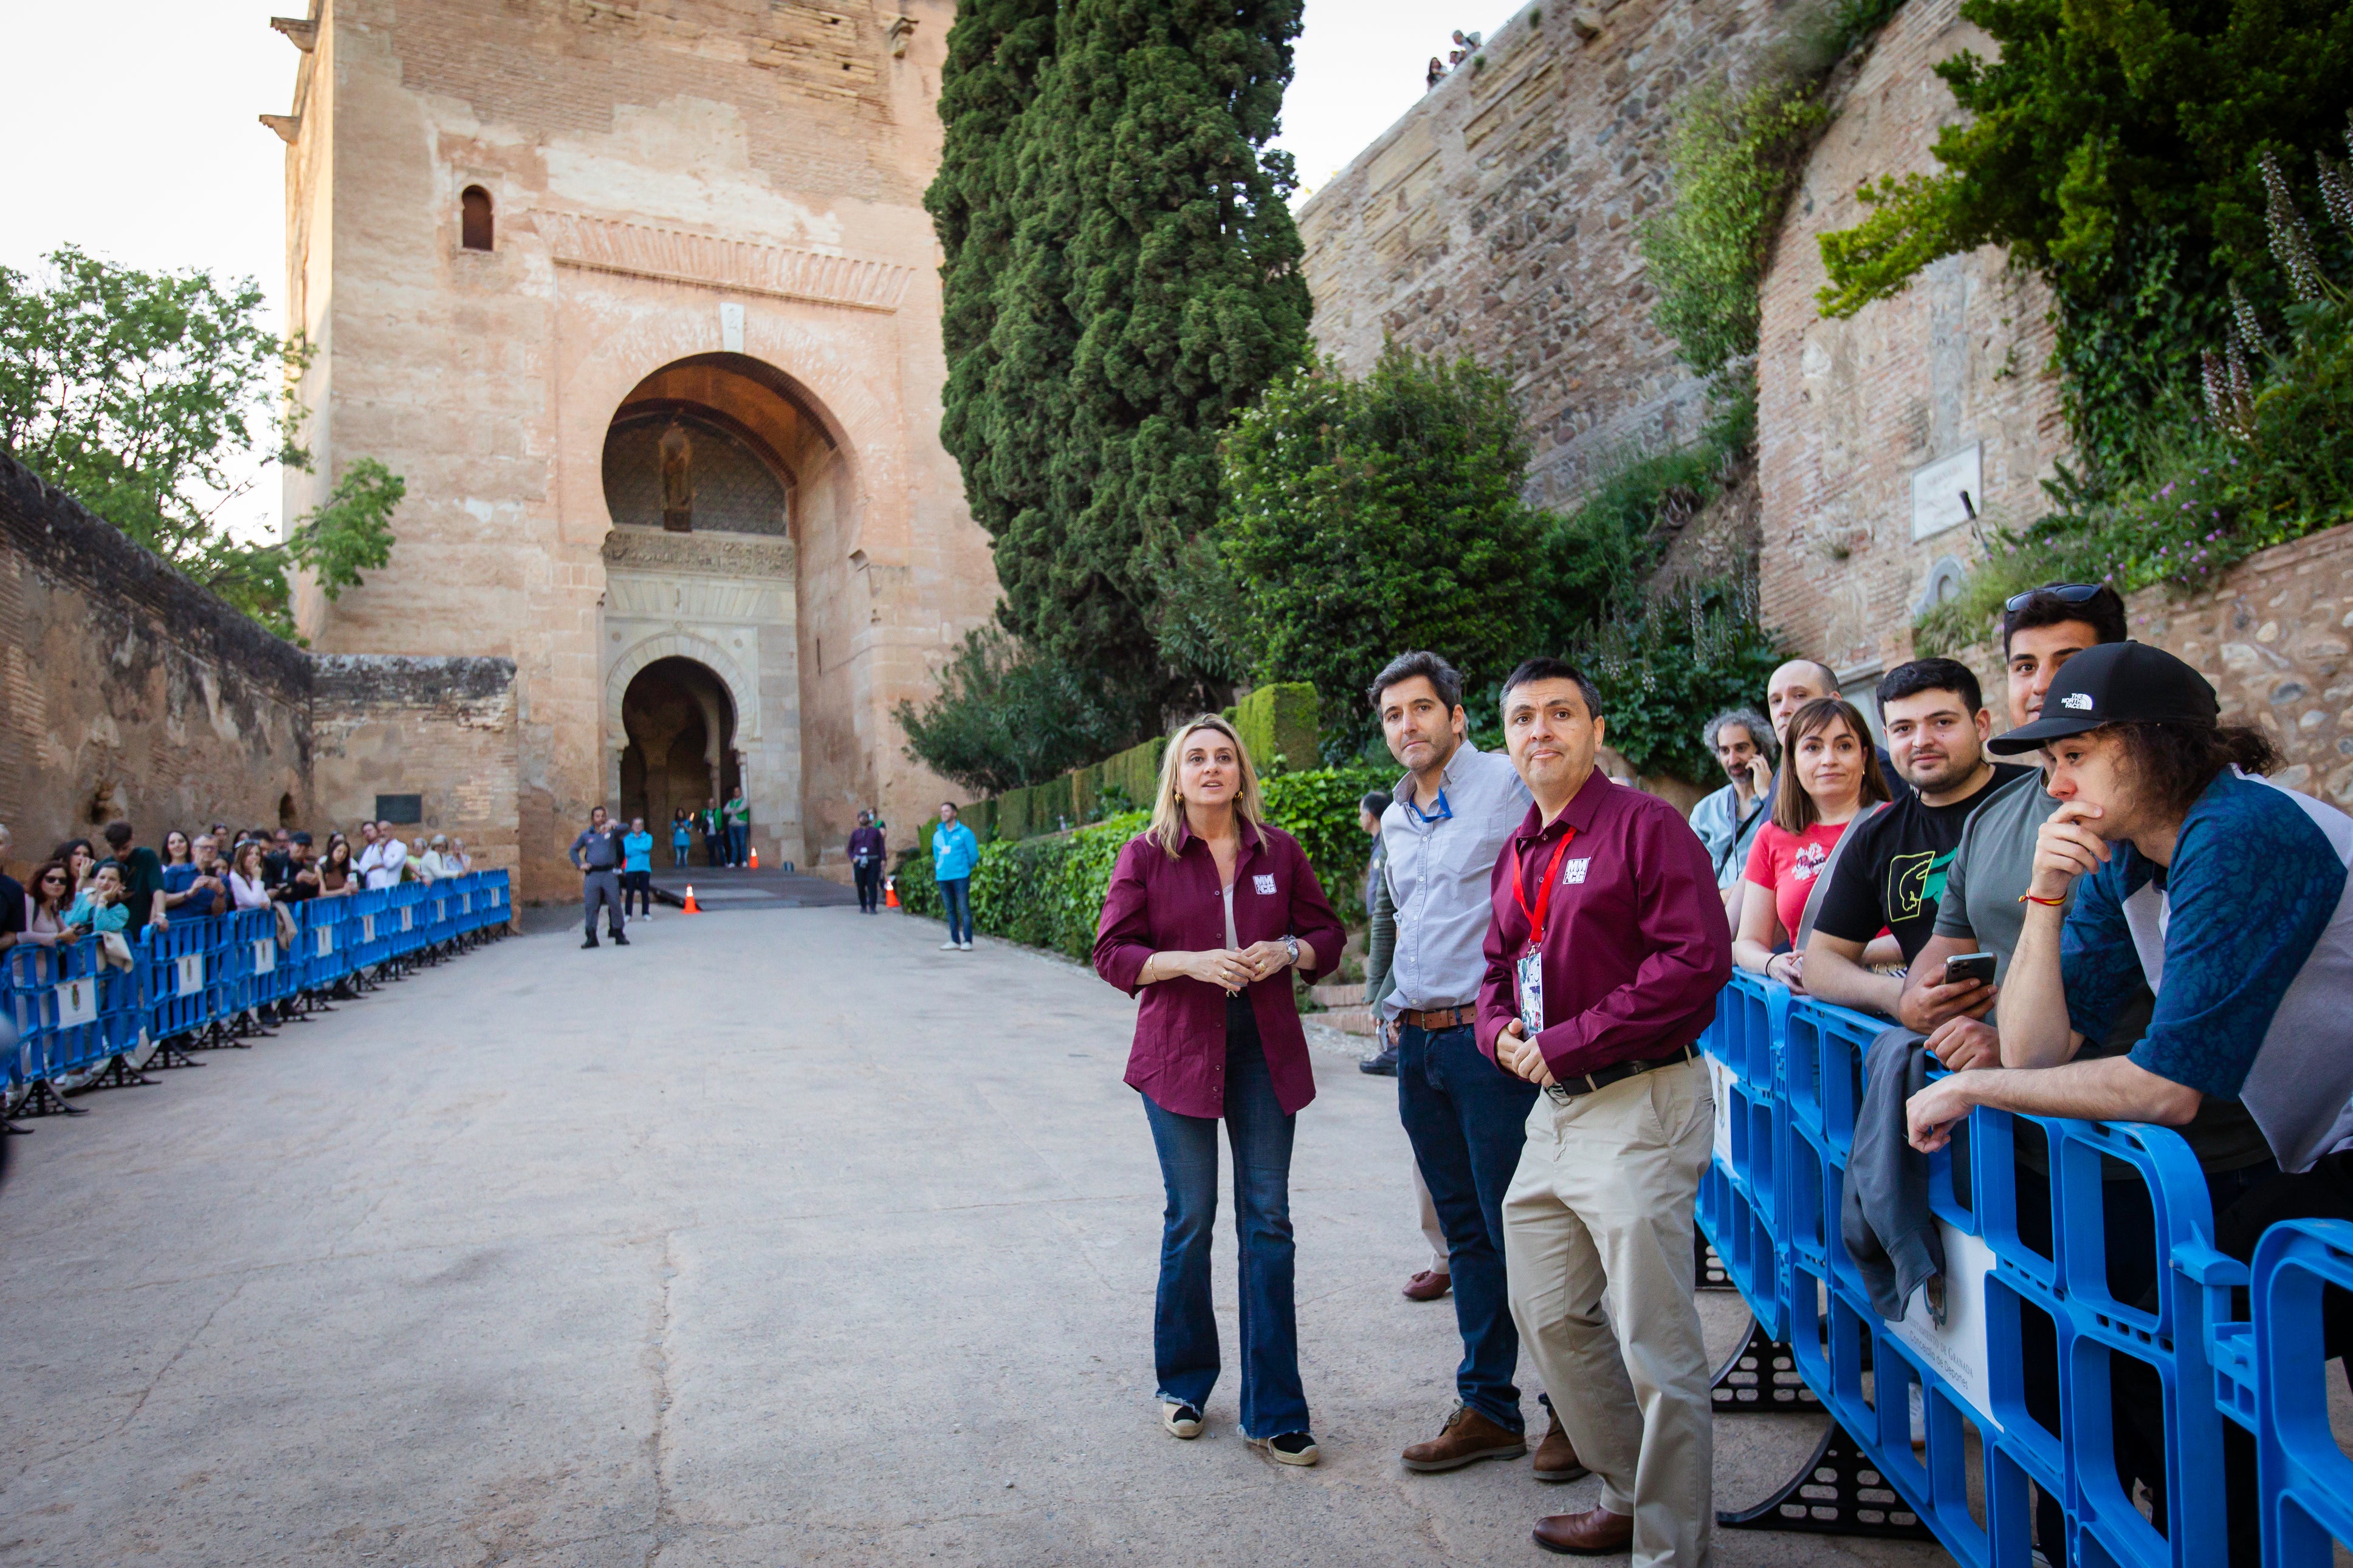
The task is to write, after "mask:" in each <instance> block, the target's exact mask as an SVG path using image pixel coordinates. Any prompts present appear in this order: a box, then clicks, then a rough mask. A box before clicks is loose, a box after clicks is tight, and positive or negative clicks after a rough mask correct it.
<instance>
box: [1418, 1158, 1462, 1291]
mask: <svg viewBox="0 0 2353 1568" xmlns="http://www.w3.org/2000/svg"><path fill="white" fill-rule="evenodd" d="M1411 1164H1412V1165H1413V1196H1414V1202H1415V1203H1416V1204H1417V1205H1419V1210H1420V1215H1419V1217H1420V1220H1421V1238H1422V1239H1423V1240H1424V1241H1427V1242H1428V1243H1430V1272H1431V1273H1432V1274H1447V1275H1451V1274H1452V1273H1453V1272H1454V1262H1453V1256H1454V1254H1453V1248H1451V1247H1448V1246H1447V1245H1446V1227H1445V1226H1442V1225H1440V1224H1439V1223H1438V1205H1437V1204H1435V1203H1433V1202H1432V1201H1431V1200H1430V1184H1429V1183H1428V1182H1425V1181H1423V1180H1422V1179H1421V1162H1420V1161H1419V1160H1415V1161H1412V1162H1411Z"/></svg>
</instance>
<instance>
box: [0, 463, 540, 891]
mask: <svg viewBox="0 0 2353 1568" xmlns="http://www.w3.org/2000/svg"><path fill="white" fill-rule="evenodd" d="M516 768H517V749H516V726H515V689H514V665H513V662H512V660H508V659H501V658H377V657H367V656H327V657H316V656H313V655H311V654H310V653H307V652H305V651H304V650H303V649H301V648H300V647H295V646H294V645H293V644H291V643H289V642H286V641H283V640H282V639H280V638H279V637H272V636H271V635H270V634H269V633H268V632H266V631H264V630H263V629H262V628H261V627H260V626H256V625H255V624H254V623H253V622H252V621H250V620H248V619H247V618H246V617H245V616H242V615H240V614H238V613H237V611H236V610H234V609H232V608H230V607H229V606H228V605H226V604H224V603H222V602H221V601H220V600H219V599H217V598H216V597H214V596H213V595H211V594H209V593H207V592H206V591H205V590H204V589H202V588H200V587H198V586H196V585H195V584H193V583H191V582H189V581H188V580H187V579H186V578H185V577H183V576H182V575H180V574H178V573H177V572H175V571H174V570H173V569H172V568H171V567H169V566H167V565H165V564H164V563H163V562H162V561H160V560H158V559H157V558H156V557H155V556H154V555H153V554H151V553H149V552H147V551H145V550H143V549H142V548H141V547H140V546H139V545H137V544H135V543H133V542H132V541H130V540H129V539H127V538H125V537H124V536H123V535H122V534H121V532H120V531H117V530H116V529H114V528H113V527H112V526H111V525H110V524H108V523H106V522H104V521H100V519H98V518H96V517H94V516H92V515H91V514H90V512H89V511H87V510H84V509H83V508H82V507H81V506H80V505H79V503H78V502H76V501H74V500H72V499H71V498H69V497H68V496H66V495H64V494H62V493H60V492H59V491H58V490H55V489H50V488H49V487H48V486H47V485H45V484H43V483H42V482H41V480H40V479H39V478H38V477H37V476H36V475H35V474H33V473H32V472H31V471H30V470H29V469H27V468H24V467H23V466H22V465H21V464H18V463H16V462H15V461H14V460H12V459H10V458H6V457H5V456H0V822H5V823H6V824H7V825H8V826H9V827H10V828H11V830H13V832H14V833H15V836H16V847H15V850H14V852H13V855H12V856H11V865H12V868H13V869H14V870H16V872H19V873H21V872H23V871H24V870H26V868H28V867H29V866H30V865H32V864H33V863H34V862H36V861H37V860H38V859H40V858H43V857H45V856H46V855H47V852H48V850H49V848H50V847H51V846H53V845H55V844H57V843H58V842H59V841H61V840H63V839H66V838H69V837H88V836H90V835H91V834H92V833H93V832H94V830H95V829H97V828H98V827H100V826H103V825H104V824H106V823H108V822H110V821H112V820H113V819H114V818H116V817H118V816H120V817H127V818H128V819H129V820H130V821H131V822H132V825H133V826H136V827H137V828H138V830H139V835H140V840H141V842H142V843H145V844H149V845H155V844H160V842H161V841H162V838H163V836H164V831H165V830H166V829H168V828H172V827H184V828H189V829H194V828H196V827H199V826H204V825H206V824H209V823H213V822H227V823H230V824H232V825H234V826H238V827H255V826H261V827H275V826H280V824H283V825H285V826H299V827H308V828H314V829H322V830H323V829H324V828H326V827H328V826H342V827H345V828H350V827H353V826H356V825H357V824H358V823H359V822H360V821H361V820H362V819H364V817H366V816H369V815H370V814H371V813H372V812H373V811H374V809H375V796H376V795H378V794H380V793H381V794H387V795H393V794H411V795H423V796H424V805H425V826H426V827H427V829H428V830H438V831H442V832H448V833H453V834H456V835H459V836H460V837H463V838H464V839H465V840H466V843H467V847H469V848H470V849H471V850H472V851H473V852H474V854H475V856H476V858H478V859H479V860H480V862H481V863H482V864H483V865H484V866H485V867H501V866H503V867H510V868H511V867H512V866H513V865H514V864H515V860H516V843H517V835H516V821H515V818H516V809H517V805H516V803H517V800H518V798H519V796H520V791H519V789H518V786H517V778H516Z"/></svg>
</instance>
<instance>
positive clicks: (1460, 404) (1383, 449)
mask: <svg viewBox="0 0 2353 1568" xmlns="http://www.w3.org/2000/svg"><path fill="white" fill-rule="evenodd" d="M1528 456H1529V447H1528V439H1527V437H1526V435H1525V432H1524V430H1523V428H1522V425H1521V420H1520V410H1519V406H1518V405H1517V403H1516V402H1515V401H1514V398H1513V396H1512V391H1511V386H1510V384H1509V383H1508V382H1507V381H1506V380H1505V379H1504V377H1503V376H1501V375H1499V374H1495V373H1494V372H1493V371H1489V370H1485V369H1482V367H1481V366H1480V365H1478V364H1477V363H1475V362H1473V361H1472V360H1470V359H1468V358H1464V359H1461V360H1457V361H1455V362H1453V363H1445V362H1443V361H1440V360H1436V359H1429V358H1425V357H1423V356H1422V355H1419V354H1417V353H1413V352H1411V351H1410V350H1409V349H1406V348H1403V347H1400V346H1398V344H1396V343H1394V342H1392V343H1390V344H1388V346H1387V347H1386V348H1385V350H1384V351H1383V353H1382V354H1381V357H1380V360H1379V363H1377V364H1376V365H1375V366H1374V367H1373V371H1372V373H1371V374H1369V375H1367V376H1366V377H1364V378H1363V379H1362V380H1353V379H1351V378H1350V377H1348V376H1347V375H1345V374H1343V373H1342V372H1341V370H1340V368H1339V366H1338V365H1337V363H1334V362H1331V361H1326V362H1324V363H1322V364H1317V365H1310V366H1307V367H1304V368H1302V369H1301V370H1299V371H1297V372H1295V373H1293V374H1291V375H1289V376H1286V377H1284V378H1282V379H1281V380H1278V381H1277V382H1276V383H1275V384H1274V385H1273V386H1271V387H1270V388H1269V389H1268V391H1267V394H1266V396H1265V397H1264V398H1263V399H1262V400H1261V402H1260V404H1259V405H1257V406H1256V407H1253V408H1251V409H1250V410H1248V411H1247V412H1245V413H1244V414H1243V415H1242V416H1241V417H1240V419H1239V420H1237V421H1236V422H1235V425H1234V427H1233V431H1232V433H1231V434H1230V435H1229V437H1227V440H1226V446H1225V488H1226V502H1225V510H1224V515H1223V519H1222V524H1221V531H1220V542H1221V543H1222V546H1223V549H1224V552H1225V556H1226V559H1227V560H1228V561H1229V563H1231V565H1232V567H1233V571H1234V574H1235V577H1236V580H1237V581H1238V583H1239V584H1240V597H1241V599H1242V602H1243V604H1244V605H1245V606H1246V608H1247V622H1246V624H1247V626H1248V627H1249V636H1250V648H1249V656H1250V662H1251V665H1252V666H1253V668H1255V670H1256V671H1257V673H1258V675H1259V677H1260V678H1261V679H1268V680H1271V679H1290V680H1305V681H1309V682H1311V683H1313V684H1314V687H1315V688H1316V689H1317V690H1318V691H1319V692H1320V693H1322V694H1323V696H1324V702H1323V705H1322V710H1321V715H1320V719H1321V723H1322V728H1323V734H1324V751H1325V752H1326V754H1327V755H1333V756H1350V755H1354V754H1355V753H1356V752H1357V750H1358V749H1359V748H1360V747H1361V746H1362V745H1363V744H1364V743H1365V742H1366V741H1367V740H1369V739H1370V738H1371V736H1372V735H1373V734H1374V733H1375V732H1376V731H1377V725H1376V724H1375V722H1374V721H1373V719H1372V717H1371V715H1370V713H1369V712H1368V710H1367V708H1366V703H1365V701H1364V699H1363V696H1362V693H1363V690H1364V688H1365V684H1366V682H1367V681H1368V680H1370V679H1372V677H1373V676H1374V675H1375V674H1377V672H1378V671H1379V669H1380V668H1381V666H1382V665H1384V664H1386V663H1388V660H1389V659H1390V658H1393V657H1395V656H1396V655H1397V654H1398V653H1400V652H1403V651H1405V650H1407V649H1410V648H1419V647H1429V648H1439V649H1442V650H1444V651H1445V653H1446V656H1447V657H1448V658H1451V659H1452V660H1453V661H1454V662H1455V664H1456V666H1457V667H1458V668H1461V669H1462V670H1463V671H1464V673H1465V675H1466V677H1467V678H1468V679H1472V680H1473V681H1476V680H1480V679H1493V678H1496V677H1500V676H1501V675H1503V674H1504V671H1505V670H1506V669H1508V668H1510V666H1511V664H1512V663H1513V662H1514V660H1516V659H1518V658H1520V657H1521V656H1522V655H1523V654H1524V653H1525V651H1526V648H1527V636H1528V631H1529V628H1530V626H1532V625H1533V624H1534V620H1535V616H1534V609H1535V601H1536V599H1537V597H1538V595H1539V594H1540V593H1543V592H1556V591H1557V585H1556V584H1545V583H1544V582H1543V580H1542V575H1541V573H1542V565H1543V563H1542V560H1541V557H1540V555H1539V552H1538V544H1539V542H1540V540H1541V537H1542V533H1543V528H1544V522H1545V519H1544V516H1543V514H1541V513H1539V512H1537V511H1536V510H1535V509H1533V508H1531V507H1530V506H1529V505H1528V504H1527V503H1526V502H1525V500H1522V499H1521V491H1522V489H1524V488H1525V484H1526V479H1527V465H1528ZM1292 761H1293V763H1299V762H1301V761H1303V759H1299V758H1293V759H1292Z"/></svg>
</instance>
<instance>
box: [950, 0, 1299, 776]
mask: <svg viewBox="0 0 2353 1568" xmlns="http://www.w3.org/2000/svg"><path fill="white" fill-rule="evenodd" d="M1300 9H1301V0H1225V3H1223V4H1212V3H1210V0H1069V3H1068V4H1066V5H1062V6H1061V7H1060V9H1059V11H1058V12H1057V11H1054V10H1053V9H1052V8H1051V7H1047V6H1034V7H1033V6H1029V5H1021V4H1018V3H1016V0H998V3H996V4H991V5H982V6H976V7H975V8H974V9H973V10H972V11H971V12H969V13H968V14H967V16H966V17H965V18H963V19H960V20H959V21H958V23H957V29H958V32H959V33H960V34H962V35H964V37H963V47H962V50H961V53H960V54H959V55H958V56H957V57H956V58H952V60H951V66H950V79H947V80H945V81H944V86H943V98H942V112H943V116H944V118H945V119H946V121H947V135H948V138H949V142H950V145H951V147H952V149H953V150H954V152H955V158H954V160H953V163H950V164H944V166H943V170H942V178H941V182H940V183H939V184H934V187H933V196H932V202H933V212H934V219H935V222H936V224H937V226H938V229H939V234H940V239H941V244H942V246H943V247H944V249H945V250H946V252H947V258H948V260H947V269H946V278H947V281H948V284H949V286H950V288H951V289H952V290H954V291H955V293H956V295H957V297H958V298H957V301H956V303H955V307H954V309H955V310H956V312H957V313H956V317H955V324H954V326H953V327H952V329H951V331H950V334H949V339H948V352H949V356H950V362H951V365H950V374H949V382H948V386H947V390H946V394H945V411H944V417H943V420H942V424H941V437H942V439H943V441H944V443H945V444H946V445H947V447H948V449H949V450H950V451H952V452H954V453H955V455H956V457H957V458H958V459H959V461H960V462H961V463H962V465H963V468H964V476H965V489H966V493H967V495H968V497H969V499H970V500H971V503H972V508H973V513H974V516H975V517H976V519H977V520H978V521H980V522H981V524H982V526H983V527H985V528H987V530H988V531H990V533H991V534H992V535H993V536H994V537H995V539H996V542H997V577H998V581H999V582H1000V584H1002V585H1003V586H1004V589H1005V592H1006V603H1005V605H1004V607H1003V608H1002V610H1001V611H1000V616H1001V618H1002V620H1003V621H1004V623H1005V625H1006V626H1007V627H1008V629H1009V630H1011V631H1012V632H1014V633H1015V634H1017V635H1018V637H1020V638H1021V639H1022V641H1023V643H1024V644H1025V645H1027V646H1028V647H1031V648H1033V649H1035V650H1037V652H1039V654H1041V655H1048V656H1051V657H1052V658H1055V659H1057V660H1059V661H1060V662H1062V663H1064V664H1067V665H1070V666H1072V667H1075V668H1082V669H1084V670H1086V671H1088V672H1089V673H1090V674H1091V675H1092V677H1094V678H1095V679H1098V680H1099V681H1100V683H1101V685H1102V688H1103V690H1104V692H1105V694H1106V696H1107V697H1108V699H1109V700H1111V701H1113V703H1114V704H1115V706H1116V708H1117V710H1119V711H1120V712H1121V714H1122V715H1123V718H1124V722H1125V723H1126V724H1127V726H1128V727H1129V728H1130V729H1131V730H1132V731H1135V732H1141V731H1143V730H1145V729H1148V728H1151V727H1152V726H1153V725H1155V723H1156V722H1157V720H1158V718H1159V715H1160V711H1161V710H1162V709H1163V707H1165V706H1166V705H1168V704H1170V703H1172V702H1175V701H1177V700H1192V701H1201V700H1206V698H1207V696H1208V693H1209V691H1210V690H1211V689H1214V688H1215V687H1216V686H1217V685H1219V683H1220V681H1221V679H1223V678H1224V677H1225V676H1226V673H1227V672H1226V671H1224V670H1223V669H1221V668H1219V657H1218V653H1217V649H1216V647H1215V644H1214V640H1212V641H1211V642H1209V643H1207V644H1205V643H1204V641H1203V638H1202V636H1201V629H1200V628H1201V625H1202V616H1201V615H1200V614H1199V613H1198V609H1196V608H1187V609H1183V610H1180V611H1176V612H1172V611H1171V610H1170V608H1169V606H1168V604H1167V600H1168V598H1169V588H1170V584H1172V583H1176V584H1184V585H1186V592H1184V593H1183V594H1181V595H1179V597H1180V598H1183V599H1186V600H1187V601H1190V600H1192V599H1196V598H1198V597H1199V595H1198V593H1195V592H1193V591H1192V590H1193V588H1194V587H1196V586H1198V582H1197V580H1198V578H1199V576H1200V574H1201V573H1200V569H1201V567H1202V566H1203V564H1204V563H1203V562H1202V560H1201V558H1200V556H1199V553H1198V551H1196V550H1195V549H1194V548H1193V545H1194V542H1195V541H1196V540H1197V539H1198V536H1199V535H1200V534H1201V533H1202V531H1204V530H1205V529H1206V528H1208V526H1209V524H1210V523H1211V521H1212V520H1213V518H1214V516H1215V512H1216V507H1217V493H1218V464H1217V453H1216V445H1217V439H1218V435H1219V431H1220V430H1221V428H1222V427H1223V426H1225V424H1226V423H1227V422H1228V421H1229V419H1230V418H1231V417H1232V416H1233V415H1234V414H1235V413H1236V412H1237V411H1238V410H1240V408H1242V407H1244V406H1246V405H1248V404H1249V403H1250V401H1251V400H1252V399H1253V398H1254V397H1256V396H1257V395H1258V394H1259V392H1260V391H1261V389H1262V388H1263V387H1265V385H1266V384H1268V382H1269V381H1271V379H1272V378H1273V377H1274V376H1275V375H1276V374H1278V373H1280V372H1281V371H1282V370H1284V369H1286V368H1288V367H1289V366H1290V365H1292V364H1293V363H1296V362H1297V361H1298V360H1299V359H1300V358H1301V357H1302V356H1303V354H1304V353H1305V352H1306V342H1307V340H1306V327H1307V318H1308V312H1309V303H1308V297H1307V288H1306V283H1305V281H1304V279H1302V277H1301V276H1300V274H1299V267H1298V264H1299V259H1300V255H1301V247H1300V242H1299V237H1298V232H1297V230H1296V229H1295V228H1294V227H1293V224H1292V220H1291V214H1290V209H1289V207H1288V205H1286V200H1285V198H1286V197H1287V196H1288V195H1289V193H1290V191H1291V189H1292V186H1293V175H1292V170H1291V165H1290V161H1289V159H1288V157H1287V155H1285V154H1283V153H1277V152H1272V151H1270V150H1269V149H1268V146H1267V143H1268V142H1269V141H1270V140H1271V138H1272V136H1273V135H1274V132H1275V130H1276V126H1277V116H1278V113H1279V110H1280V109H1281V106H1282V89H1283V87H1284V84H1285V83H1286V82H1288V80H1289V79H1290V75H1291V40H1292V39H1293V37H1296V35H1297V33H1298V30H1299V18H1300ZM1048 14H1052V15H1053V16H1054V27H1053V35H1052V39H1051V44H1050V53H1046V54H1044V55H1043V56H1042V58H1041V55H1040V53H1039V51H1040V50H1043V49H1045V48H1046V47H1047V46H1046V45H1044V44H1043V43H1042V42H1041V41H1040V36H1039V30H1038V27H1037V24H1038V22H1039V18H1040V17H1041V16H1045V15H1048ZM967 24H969V26H968V28H967ZM1033 73H1034V74H1033ZM1008 167H1009V169H1010V172H1011V181H1012V184H1011V197H1010V201H1009V204H1008V200H1007V196H1006V191H1007V186H1006V184H1005V182H1006V178H1007V171H1008ZM1008 210H1009V211H1010V212H1011V214H1013V215H1014V216H1013V218H1012V226H1011V229H1010V235H1011V237H1010V241H1009V243H1006V244H1004V245H1003V248H1002V249H1001V250H1000V249H999V245H1000V237H1001V236H1002V235H1003V234H1004V233H1005V232H1006V230H1005V227H1004V224H1005V222H1006V219H1005V216H1004V215H1005V214H1006V213H1007V212H1008ZM984 324H985V325H986V330H987V337H986V340H985V342H984V341H983V340H982V339H981V338H980V337H979V335H978V333H979V331H980V330H981V328H982V326H983V325H984ZM1207 586H1208V590H1209V596H1210V598H1211V599H1212V600H1214V598H1215V595H1216V589H1217V585H1216V584H1215V581H1214V577H1213V576H1212V577H1211V579H1210V581H1209V583H1208V585H1207Z"/></svg>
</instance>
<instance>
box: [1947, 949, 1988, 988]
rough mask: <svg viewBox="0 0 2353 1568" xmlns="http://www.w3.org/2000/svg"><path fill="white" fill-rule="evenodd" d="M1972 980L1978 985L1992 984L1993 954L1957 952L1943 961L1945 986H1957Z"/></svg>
mask: <svg viewBox="0 0 2353 1568" xmlns="http://www.w3.org/2000/svg"><path fill="white" fill-rule="evenodd" d="M1971 980H1974V981H1976V982H1978V984H1985V985H1990V984H1993V954H1992V953H1989V952H1957V953H1955V954H1953V956H1952V957H1950V958H1948V959H1947V960H1945V984H1947V985H1958V984H1962V983H1963V982H1965V981H1971Z"/></svg>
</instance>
